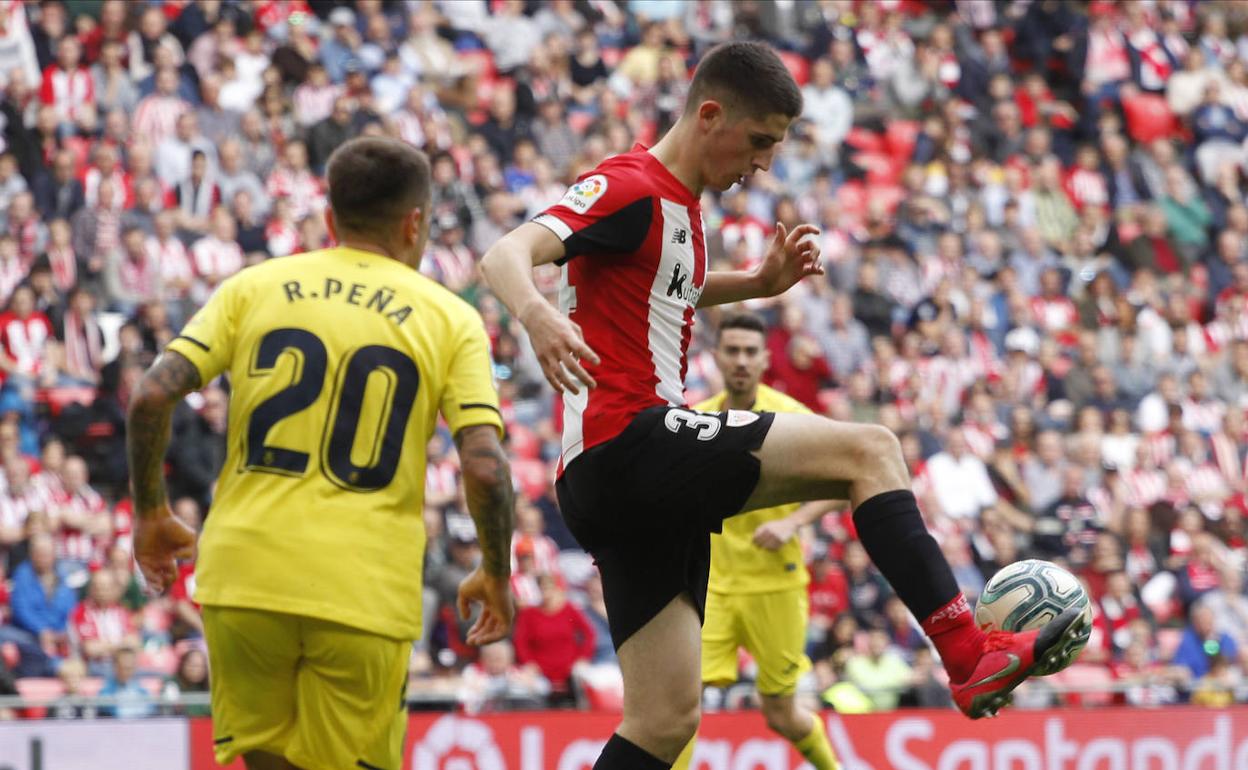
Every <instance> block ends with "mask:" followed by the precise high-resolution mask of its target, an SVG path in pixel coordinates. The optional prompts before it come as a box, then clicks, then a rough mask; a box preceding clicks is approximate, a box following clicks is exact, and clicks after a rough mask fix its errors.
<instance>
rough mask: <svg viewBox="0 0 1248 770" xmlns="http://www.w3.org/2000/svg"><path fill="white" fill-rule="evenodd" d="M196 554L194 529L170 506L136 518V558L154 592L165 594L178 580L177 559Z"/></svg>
mask: <svg viewBox="0 0 1248 770" xmlns="http://www.w3.org/2000/svg"><path fill="white" fill-rule="evenodd" d="M194 554H195V530H194V529H192V528H191V527H190V526H189V525H188V524H187V523H186V522H184V521H182V520H181V519H179V518H178V517H177V516H174V515H173V512H172V511H170V510H169V508H168V506H166V507H165V509H164V510H163V511H155V512H151V513H147V514H146V515H143V514H141V515H138V516H136V517H135V524H134V560H135V561H136V562H138V564H139V571H140V572H141V573H142V574H143V580H144V582H145V583H146V584H147V590H148V591H149V592H152V593H156V594H159V593H163V592H164V591H165V589H167V588H168V587H169V586H171V585H173V583H174V581H175V580H177V579H178V562H177V560H178V559H189V558H191V557H192V556H194Z"/></svg>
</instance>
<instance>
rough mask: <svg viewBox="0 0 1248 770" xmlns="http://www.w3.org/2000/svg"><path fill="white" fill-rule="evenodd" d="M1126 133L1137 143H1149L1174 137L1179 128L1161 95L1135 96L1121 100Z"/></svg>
mask: <svg viewBox="0 0 1248 770" xmlns="http://www.w3.org/2000/svg"><path fill="white" fill-rule="evenodd" d="M1122 112H1123V114H1124V115H1125V116H1126V118H1127V133H1129V134H1130V135H1131V138H1132V139H1134V140H1135V141H1137V142H1151V141H1153V140H1154V139H1167V138H1169V137H1172V136H1175V135H1176V134H1177V133H1178V132H1179V130H1180V128H1181V126H1180V124H1179V120H1178V118H1176V117H1175V115H1174V113H1173V112H1171V111H1170V105H1168V104H1166V98H1165V97H1164V96H1162V95H1161V94H1143V93H1142V94H1136V95H1133V96H1124V97H1123V98H1122Z"/></svg>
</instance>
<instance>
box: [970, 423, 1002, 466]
mask: <svg viewBox="0 0 1248 770" xmlns="http://www.w3.org/2000/svg"><path fill="white" fill-rule="evenodd" d="M962 435H963V436H965V437H966V445H967V447H968V448H969V449H970V450H971V453H972V454H974V455H975V456H976V457H978V458H979V459H981V460H985V461H987V460H988V458H989V457H991V456H992V453H993V450H994V449H996V446H997V442H998V441H1000V440H1002V439H1004V438H1006V437H1007V436H1009V431H1008V430H1007V429H1006V427H1005V425H1003V424H1002V423H1000V422H996V423H992V424H987V423H982V422H976V421H967V422H964V423H962Z"/></svg>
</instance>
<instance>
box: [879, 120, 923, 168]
mask: <svg viewBox="0 0 1248 770" xmlns="http://www.w3.org/2000/svg"><path fill="white" fill-rule="evenodd" d="M919 130H920V126H919V122H918V121H917V120H894V121H890V122H889V124H888V129H887V130H886V131H885V133H884V141H885V143H886V144H887V145H888V152H889V154H890V155H892V156H893V157H894V158H896V159H897V160H898V161H908V160H910V158H911V156H913V155H914V144H915V142H916V141H918V138H919Z"/></svg>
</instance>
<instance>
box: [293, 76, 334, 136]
mask: <svg viewBox="0 0 1248 770" xmlns="http://www.w3.org/2000/svg"><path fill="white" fill-rule="evenodd" d="M342 92H343V88H342V86H338V85H334V84H333V83H327V84H326V85H324V86H322V87H320V88H317V87H316V86H313V85H311V84H309V83H304V84H302V85H300V86H299V87H298V88H296V89H295V93H294V95H293V96H292V97H291V106H292V107H293V108H294V113H295V119H296V120H297V121H299V125H301V126H304V127H305V128H307V127H310V126H312V125H314V124H316V123H318V122H319V121H321V120H323V119H325V118H327V117H329V114H330V113H331V112H333V111H334V100H335V99H337V98H338V97H339V96H341V95H342Z"/></svg>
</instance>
